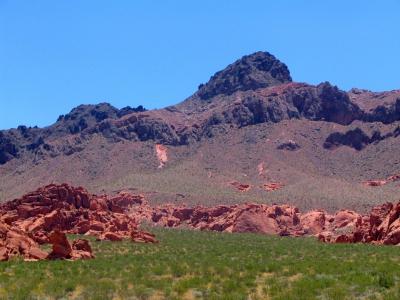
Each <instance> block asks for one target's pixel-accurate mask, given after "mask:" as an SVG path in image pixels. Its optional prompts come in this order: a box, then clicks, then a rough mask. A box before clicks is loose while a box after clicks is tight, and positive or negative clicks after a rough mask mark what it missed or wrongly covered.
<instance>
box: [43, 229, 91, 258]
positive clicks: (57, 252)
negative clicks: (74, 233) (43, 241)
mask: <svg viewBox="0 0 400 300" xmlns="http://www.w3.org/2000/svg"><path fill="white" fill-rule="evenodd" d="M49 241H50V243H51V244H52V245H53V249H52V251H51V252H50V253H49V255H48V256H47V259H72V260H75V259H90V258H93V257H94V256H93V253H92V248H91V247H90V245H89V242H88V241H87V240H83V239H80V240H76V241H74V242H73V243H72V246H71V244H70V243H69V241H68V239H67V236H66V235H65V233H63V232H61V231H57V230H56V231H53V232H52V233H51V234H50V236H49Z"/></svg>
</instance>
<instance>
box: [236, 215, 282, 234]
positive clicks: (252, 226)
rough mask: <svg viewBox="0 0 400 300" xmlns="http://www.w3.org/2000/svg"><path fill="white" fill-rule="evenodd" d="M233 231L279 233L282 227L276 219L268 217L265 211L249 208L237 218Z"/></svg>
mask: <svg viewBox="0 0 400 300" xmlns="http://www.w3.org/2000/svg"><path fill="white" fill-rule="evenodd" d="M232 232H253V233H264V234H278V233H279V232H280V228H279V225H278V223H277V222H276V220H275V219H273V218H271V217H268V216H267V215H266V214H265V213H264V212H262V211H257V210H255V211H254V210H253V211H252V210H248V211H244V212H243V213H241V214H240V216H239V217H238V218H237V219H236V221H235V223H234V225H233V228H232Z"/></svg>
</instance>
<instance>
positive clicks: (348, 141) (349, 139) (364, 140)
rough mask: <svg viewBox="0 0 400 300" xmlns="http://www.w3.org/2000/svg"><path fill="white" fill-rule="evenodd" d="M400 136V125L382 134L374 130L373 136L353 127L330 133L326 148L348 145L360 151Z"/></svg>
mask: <svg viewBox="0 0 400 300" xmlns="http://www.w3.org/2000/svg"><path fill="white" fill-rule="evenodd" d="M398 136H400V127H397V128H396V129H395V130H394V131H393V132H389V133H387V134H385V135H382V134H381V133H380V132H379V131H374V133H373V134H372V136H371V137H370V136H368V135H367V134H366V133H365V132H364V131H362V130H361V129H360V128H355V129H351V130H349V131H347V132H345V133H341V132H334V133H332V134H330V135H329V136H328V137H327V138H326V140H325V142H324V148H325V149H335V148H337V147H340V146H348V147H351V148H354V149H356V150H358V151H360V150H362V149H364V148H365V147H366V146H367V145H369V144H372V143H378V142H380V141H382V140H385V139H388V138H391V137H395V138H396V137H398Z"/></svg>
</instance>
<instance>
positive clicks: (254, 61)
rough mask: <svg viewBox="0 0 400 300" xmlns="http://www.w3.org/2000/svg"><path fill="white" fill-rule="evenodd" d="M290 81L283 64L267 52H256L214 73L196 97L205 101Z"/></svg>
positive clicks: (200, 87)
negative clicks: (217, 96) (218, 96)
mask: <svg viewBox="0 0 400 300" xmlns="http://www.w3.org/2000/svg"><path fill="white" fill-rule="evenodd" d="M291 81H292V78H291V77H290V73H289V70H288V68H287V66H286V65H285V64H284V63H282V62H280V61H279V60H278V59H277V58H275V56H273V55H271V54H270V53H268V52H256V53H254V54H251V55H247V56H244V57H242V58H241V59H239V60H237V61H236V62H234V63H233V64H231V65H229V66H228V67H226V68H225V69H224V70H222V71H220V72H217V73H215V75H214V76H212V77H211V79H210V81H209V82H207V83H206V84H202V85H200V86H199V90H198V91H197V95H198V96H199V97H200V98H201V99H204V100H206V99H210V98H212V97H214V96H216V95H231V94H233V93H234V92H236V91H247V90H256V89H259V88H266V87H269V86H274V85H279V84H282V83H287V82H291Z"/></svg>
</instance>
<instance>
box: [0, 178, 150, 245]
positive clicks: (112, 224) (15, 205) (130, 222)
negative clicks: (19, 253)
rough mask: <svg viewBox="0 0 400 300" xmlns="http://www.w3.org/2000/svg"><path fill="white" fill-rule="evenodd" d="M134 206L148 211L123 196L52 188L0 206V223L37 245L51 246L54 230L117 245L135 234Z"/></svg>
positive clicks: (141, 200) (142, 203) (132, 197)
mask: <svg viewBox="0 0 400 300" xmlns="http://www.w3.org/2000/svg"><path fill="white" fill-rule="evenodd" d="M134 206H139V207H147V202H146V201H145V200H144V198H143V196H141V195H131V194H129V193H126V192H121V193H119V194H118V195H116V196H114V197H107V196H96V195H91V194H89V193H88V192H87V191H86V190H85V189H83V188H81V187H78V188H74V187H71V186H69V185H67V184H62V185H54V184H52V185H48V186H46V187H43V188H40V189H38V190H37V191H35V192H32V193H29V194H27V195H25V196H23V197H22V198H20V199H16V200H13V201H9V202H6V203H4V204H2V205H0V221H2V222H4V223H6V224H8V225H10V226H12V227H13V228H18V229H19V230H22V231H23V232H27V233H29V235H30V236H32V238H33V239H34V240H35V241H37V242H38V243H48V242H51V240H50V239H49V234H50V233H51V232H53V231H55V230H58V231H62V232H65V233H71V234H86V235H93V236H96V237H98V238H99V239H108V240H113V241H116V240H120V239H122V238H126V239H129V238H130V237H131V232H132V231H137V221H136V220H135V219H134V218H133V217H132V216H130V215H128V214H127V212H128V211H129V210H130V209H131V208H132V207H134ZM138 211H139V212H141V213H143V212H144V211H143V210H140V209H139V210H138ZM116 237H118V238H116Z"/></svg>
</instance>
